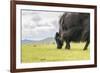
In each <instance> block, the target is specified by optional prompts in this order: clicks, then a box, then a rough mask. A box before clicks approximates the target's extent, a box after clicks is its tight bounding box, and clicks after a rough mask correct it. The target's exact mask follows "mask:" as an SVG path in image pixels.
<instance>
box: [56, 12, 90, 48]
mask: <svg viewBox="0 0 100 73" xmlns="http://www.w3.org/2000/svg"><path fill="white" fill-rule="evenodd" d="M55 40H56V44H57V48H58V49H61V48H62V46H63V43H64V42H66V46H65V48H66V49H70V42H86V45H85V47H84V49H83V50H86V49H87V47H88V45H89V43H90V14H89V13H76V12H65V13H64V14H63V15H62V16H61V18H60V20H59V32H56V34H55Z"/></svg>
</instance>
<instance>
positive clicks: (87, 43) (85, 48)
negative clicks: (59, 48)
mask: <svg viewBox="0 0 100 73" xmlns="http://www.w3.org/2000/svg"><path fill="white" fill-rule="evenodd" d="M88 45H89V41H87V42H86V45H85V47H84V49H83V50H87V47H88Z"/></svg>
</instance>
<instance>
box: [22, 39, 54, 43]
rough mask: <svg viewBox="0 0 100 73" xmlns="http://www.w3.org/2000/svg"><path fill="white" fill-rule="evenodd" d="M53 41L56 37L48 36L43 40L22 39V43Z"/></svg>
mask: <svg viewBox="0 0 100 73" xmlns="http://www.w3.org/2000/svg"><path fill="white" fill-rule="evenodd" d="M52 42H55V40H54V38H46V39H43V40H38V41H36V40H27V39H25V40H22V43H52Z"/></svg>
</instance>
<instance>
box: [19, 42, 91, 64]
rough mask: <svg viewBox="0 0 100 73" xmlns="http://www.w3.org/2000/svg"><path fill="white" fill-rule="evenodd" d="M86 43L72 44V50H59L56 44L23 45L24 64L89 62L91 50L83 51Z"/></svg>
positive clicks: (22, 58)
mask: <svg viewBox="0 0 100 73" xmlns="http://www.w3.org/2000/svg"><path fill="white" fill-rule="evenodd" d="M84 45H85V43H71V49H70V50H66V49H65V48H64V46H65V45H64V46H63V48H62V49H57V48H56V44H54V43H49V44H32V43H30V44H29V43H26V44H25V43H24V44H22V49H21V52H22V55H21V60H22V63H32V62H51V61H73V60H89V59H90V49H89V47H88V50H86V51H83V47H84Z"/></svg>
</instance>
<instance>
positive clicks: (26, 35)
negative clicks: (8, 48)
mask: <svg viewBox="0 0 100 73" xmlns="http://www.w3.org/2000/svg"><path fill="white" fill-rule="evenodd" d="M62 13H63V12H44V11H26V10H23V11H22V39H29V40H42V39H45V38H48V37H54V35H55V32H56V31H58V30H59V28H58V27H59V23H58V21H59V17H60V16H61V15H62Z"/></svg>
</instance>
